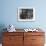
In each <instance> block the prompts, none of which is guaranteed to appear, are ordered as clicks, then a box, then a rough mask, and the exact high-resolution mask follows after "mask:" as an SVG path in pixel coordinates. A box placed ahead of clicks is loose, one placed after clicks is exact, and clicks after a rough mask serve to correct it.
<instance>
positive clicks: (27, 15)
mask: <svg viewBox="0 0 46 46" xmlns="http://www.w3.org/2000/svg"><path fill="white" fill-rule="evenodd" d="M18 21H35V8H31V7H19V8H18Z"/></svg>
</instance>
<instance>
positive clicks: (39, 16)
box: [0, 0, 46, 29]
mask: <svg viewBox="0 0 46 46" xmlns="http://www.w3.org/2000/svg"><path fill="white" fill-rule="evenodd" d="M45 4H46V0H0V8H1V9H0V12H1V13H0V25H3V27H4V26H7V25H9V24H13V25H14V26H15V27H16V28H21V29H23V28H29V27H30V28H31V27H32V28H36V27H39V26H40V27H42V28H46V5H45ZM18 7H34V8H35V15H36V20H35V21H32V22H19V21H18V20H17V8H18Z"/></svg>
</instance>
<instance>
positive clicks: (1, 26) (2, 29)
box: [0, 24, 6, 43]
mask: <svg viewBox="0 0 46 46" xmlns="http://www.w3.org/2000/svg"><path fill="white" fill-rule="evenodd" d="M4 28H6V26H5V25H4V24H0V43H2V36H3V34H2V32H5V31H6V30H4Z"/></svg>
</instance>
